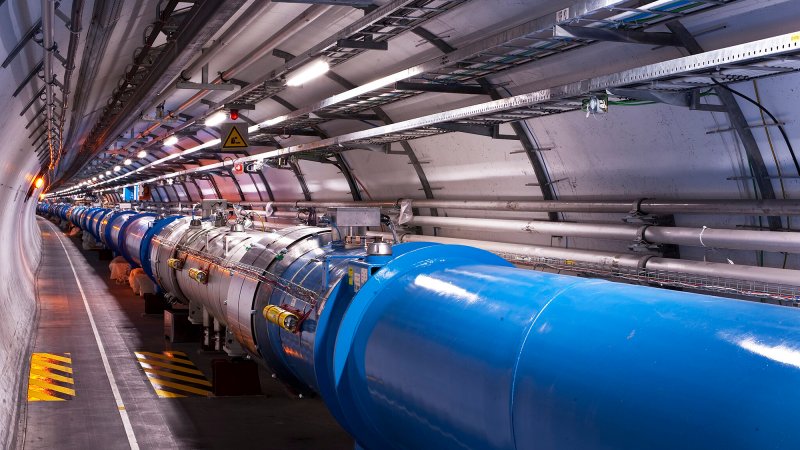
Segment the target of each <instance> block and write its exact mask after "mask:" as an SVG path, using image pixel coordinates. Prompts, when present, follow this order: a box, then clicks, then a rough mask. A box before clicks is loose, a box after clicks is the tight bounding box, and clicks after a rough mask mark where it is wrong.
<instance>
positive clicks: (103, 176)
mask: <svg viewBox="0 0 800 450" xmlns="http://www.w3.org/2000/svg"><path fill="white" fill-rule="evenodd" d="M97 177H98V178H100V179H101V180H102V179H103V178H105V177H106V176H105V175H103V174H102V173H101V174H100V175H98V176H97Z"/></svg>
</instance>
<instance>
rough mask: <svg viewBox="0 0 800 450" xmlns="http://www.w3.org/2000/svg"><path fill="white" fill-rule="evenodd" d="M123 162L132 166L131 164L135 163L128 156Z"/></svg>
mask: <svg viewBox="0 0 800 450" xmlns="http://www.w3.org/2000/svg"><path fill="white" fill-rule="evenodd" d="M122 164H125V165H126V166H130V165H131V164H133V161H132V160H131V159H130V158H126V159H125V161H122Z"/></svg>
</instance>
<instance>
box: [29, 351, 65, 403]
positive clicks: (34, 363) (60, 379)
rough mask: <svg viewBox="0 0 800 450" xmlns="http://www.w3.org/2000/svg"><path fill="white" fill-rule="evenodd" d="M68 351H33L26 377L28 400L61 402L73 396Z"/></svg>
mask: <svg viewBox="0 0 800 450" xmlns="http://www.w3.org/2000/svg"><path fill="white" fill-rule="evenodd" d="M74 385H75V381H74V380H73V378H72V358H71V357H70V355H69V353H64V354H60V355H59V354H55V353H34V354H32V355H31V371H30V376H29V377H28V401H29V402H43V401H44V402H62V401H65V400H71V399H72V398H73V397H75V389H74Z"/></svg>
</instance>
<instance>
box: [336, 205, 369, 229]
mask: <svg viewBox="0 0 800 450" xmlns="http://www.w3.org/2000/svg"><path fill="white" fill-rule="evenodd" d="M328 216H329V217H330V220H331V223H332V224H335V225H336V226H337V227H379V226H380V225H381V209H380V208H377V207H374V208H373V207H368V208H360V207H343V208H329V209H328Z"/></svg>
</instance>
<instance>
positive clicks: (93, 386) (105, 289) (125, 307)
mask: <svg viewBox="0 0 800 450" xmlns="http://www.w3.org/2000/svg"><path fill="white" fill-rule="evenodd" d="M38 223H39V227H40V228H41V230H42V240H43V242H42V247H43V259H42V267H41V270H40V271H39V276H38V279H37V296H38V302H39V307H40V309H41V314H40V321H39V324H38V329H37V333H36V338H35V339H36V342H35V346H34V347H35V348H34V350H33V351H34V352H47V353H56V354H59V353H61V354H64V353H69V354H70V355H71V357H72V368H73V378H74V390H75V396H74V397H73V398H72V399H71V400H68V401H60V402H49V401H48V402H44V401H43V402H29V403H27V411H26V414H25V416H26V423H25V426H24V429H25V436H24V445H25V448H28V449H39V448H42V449H44V448H46V449H53V448H64V449H73V448H75V449H77V448H80V449H116V448H120V449H122V448H131V447H135V445H138V447H139V448H153V449H154V448H159V449H166V448H260V449H320V448H325V449H348V450H350V449H352V448H353V441H352V439H351V438H350V437H349V436H348V435H347V434H346V433H345V432H344V431H343V430H342V429H341V428H340V427H339V426H338V424H337V423H336V422H335V421H334V419H333V418H332V417H331V415H330V414H329V413H328V411H327V410H326V409H325V406H324V404H323V403H322V401H321V400H319V399H297V398H294V397H292V396H290V395H289V394H288V392H287V391H286V390H285V389H284V388H283V386H282V385H281V384H280V383H278V382H276V381H274V380H272V379H271V378H270V376H269V374H268V372H267V371H266V370H263V369H262V370H261V371H260V376H261V384H262V392H263V395H258V396H243V397H210V398H206V397H187V398H159V397H158V396H157V395H156V394H155V391H154V389H153V387H152V386H151V384H150V383H149V382H148V381H147V377H146V375H145V373H144V372H143V370H142V369H141V368H140V366H139V365H138V364H137V361H136V358H135V356H134V353H133V352H134V351H151V352H160V351H164V350H170V349H171V350H180V351H183V352H185V353H186V354H187V355H188V357H189V359H191V360H192V362H194V364H195V365H196V366H197V367H198V368H199V369H200V370H201V371H203V372H204V374H205V375H206V377H207V378H208V379H211V371H210V362H211V360H212V359H214V358H220V357H222V356H223V355H222V354H221V353H216V352H203V351H201V350H200V346H199V344H174V345H173V344H170V343H169V342H168V341H166V340H165V339H163V334H164V333H163V318H162V316H161V315H145V314H143V311H144V305H143V301H142V299H141V298H139V297H137V296H135V295H134V294H133V293H132V291H131V289H130V288H129V287H128V286H127V285H118V284H116V283H115V282H114V281H111V280H110V279H109V269H108V261H100V260H99V257H98V254H97V252H93V251H83V250H81V247H80V241H79V240H78V239H77V238H69V237H67V236H66V235H65V234H64V233H62V232H61V231H59V230H58V229H57V227H55V226H54V225H52V224H51V223H49V222H47V221H45V220H43V219H39V220H38ZM62 243H63V246H64V247H65V248H62ZM65 249H66V252H67V253H68V254H69V256H70V259H71V262H72V264H73V265H74V267H75V272H76V273H77V275H78V278H79V279H80V283H81V286H82V288H83V291H84V294H85V297H86V303H87V304H88V309H89V310H90V311H91V313H92V316H93V318H94V321H95V323H96V325H97V332H98V335H99V337H100V340H101V342H102V343H103V347H104V349H105V354H106V355H107V361H108V366H110V370H111V374H112V378H113V379H114V382H115V384H116V386H117V390H118V393H119V394H118V400H115V396H114V393H113V391H112V388H111V383H110V382H109V377H108V375H107V373H106V369H105V366H104V363H103V358H102V356H101V350H100V349H99V346H98V344H97V342H96V339H95V335H94V333H93V329H92V327H91V324H90V320H89V315H88V314H87V307H86V305H84V301H83V297H82V296H81V292H80V289H79V287H78V283H77V282H76V277H75V276H74V274H73V271H72V268H71V267H70V262H69V261H68V258H67V255H66V253H65ZM26 375H27V374H26ZM120 403H121V404H122V405H120ZM125 415H126V416H127V418H128V420H129V422H130V427H129V429H128V430H127V431H126V427H125V426H124V419H123V416H125ZM132 443H135V445H132Z"/></svg>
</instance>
